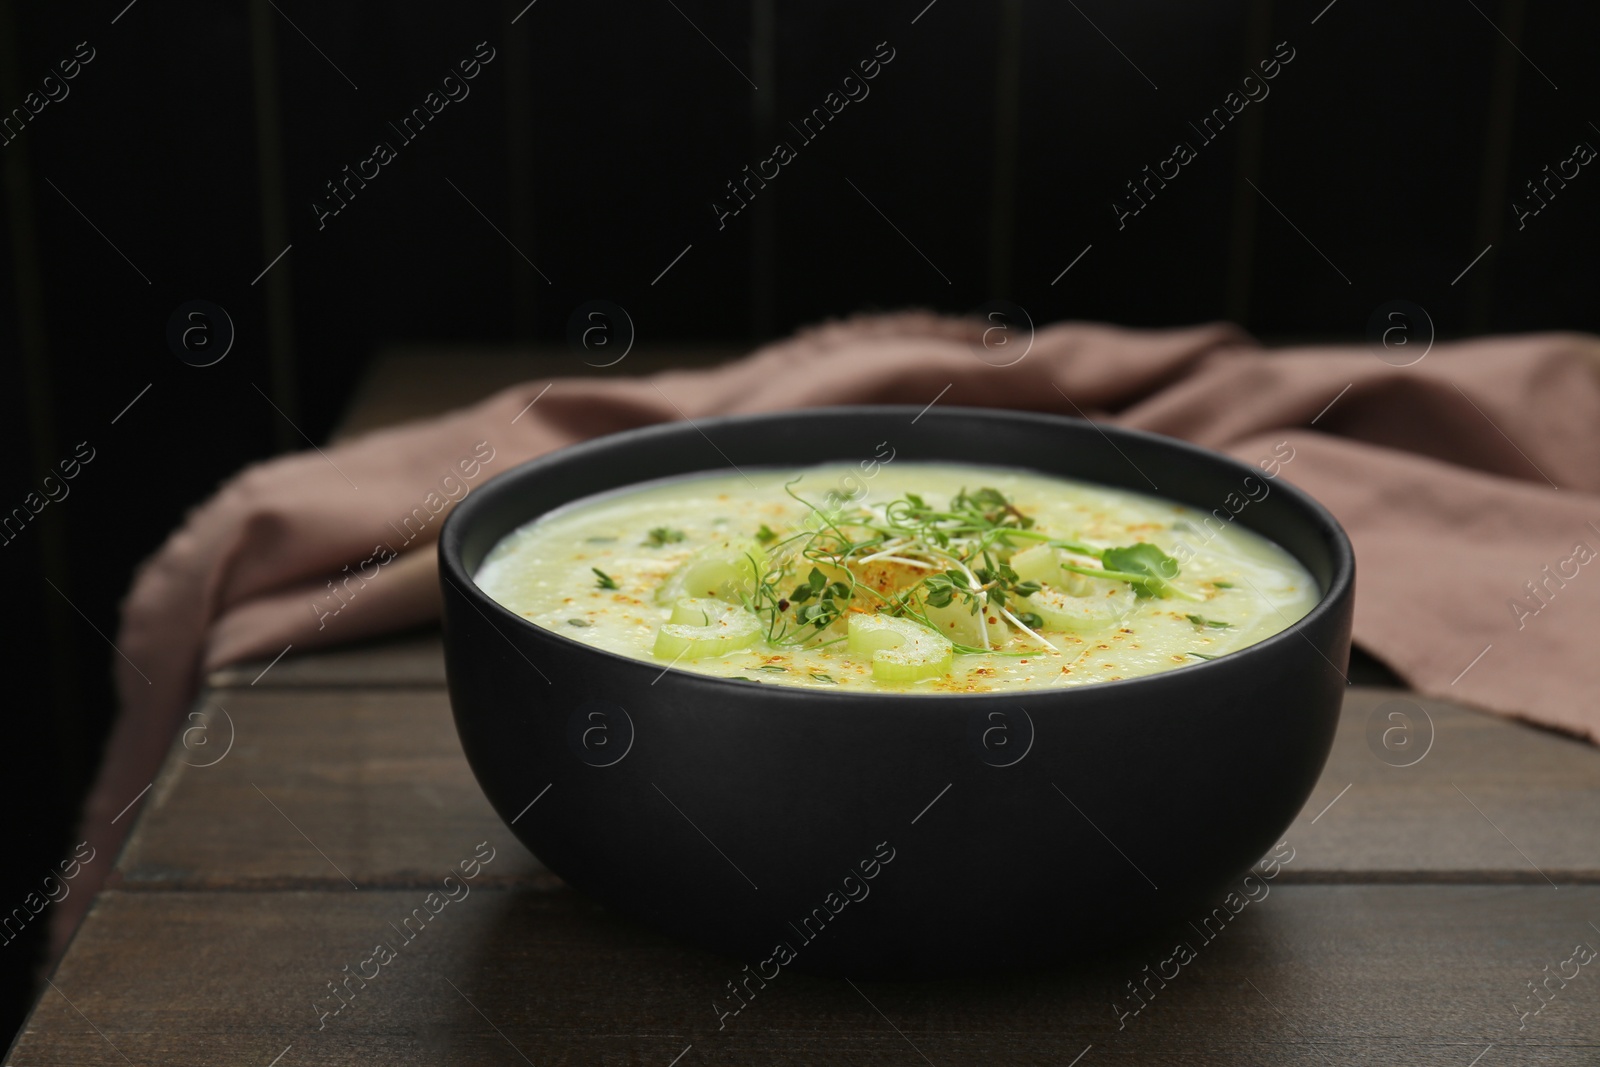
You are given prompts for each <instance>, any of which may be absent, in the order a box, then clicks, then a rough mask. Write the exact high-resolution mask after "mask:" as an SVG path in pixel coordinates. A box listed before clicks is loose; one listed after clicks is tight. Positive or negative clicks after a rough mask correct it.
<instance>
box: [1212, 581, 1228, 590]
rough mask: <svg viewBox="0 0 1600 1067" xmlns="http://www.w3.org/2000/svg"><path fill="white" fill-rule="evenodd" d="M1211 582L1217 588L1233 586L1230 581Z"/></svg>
mask: <svg viewBox="0 0 1600 1067" xmlns="http://www.w3.org/2000/svg"><path fill="white" fill-rule="evenodd" d="M1211 584H1212V585H1214V586H1216V587H1217V588H1218V589H1232V588H1233V583H1232V582H1212V583H1211Z"/></svg>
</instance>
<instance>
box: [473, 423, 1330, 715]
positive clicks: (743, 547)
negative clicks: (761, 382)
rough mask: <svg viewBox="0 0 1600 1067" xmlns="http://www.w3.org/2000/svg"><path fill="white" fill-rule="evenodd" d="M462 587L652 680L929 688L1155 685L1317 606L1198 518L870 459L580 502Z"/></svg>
mask: <svg viewBox="0 0 1600 1067" xmlns="http://www.w3.org/2000/svg"><path fill="white" fill-rule="evenodd" d="M879 458H880V459H881V458H882V457H881V456H880V457H879ZM889 458H890V459H892V454H891V455H890V457H889ZM1220 513H1221V514H1226V512H1225V511H1222V512H1220ZM476 580H477V582H478V585H479V586H480V587H481V588H482V589H483V590H484V591H485V592H486V593H488V595H489V596H491V597H492V598H494V599H495V600H496V601H497V602H499V603H500V604H503V605H504V606H506V607H507V608H509V609H510V610H512V611H515V612H517V613H518V614H520V615H522V616H523V617H524V618H526V619H528V620H529V621H531V622H533V623H535V624H537V625H539V626H543V627H545V628H547V629H550V630H554V631H556V632H557V633H560V634H563V635H565V636H567V637H570V638H572V639H574V640H577V641H582V642H584V643H586V644H590V645H594V646H596V647H598V648H603V649H607V650H609V651H612V652H615V653H619V654H621V655H624V656H629V657H632V658H634V659H640V660H647V661H651V662H654V663H659V664H660V665H661V667H662V668H663V669H669V668H670V669H676V670H686V671H697V672H700V673H704V674H714V675H721V676H723V677H728V678H740V679H744V680H747V681H753V682H767V683H776V684H780V685H793V686H803V687H808V688H809V687H816V688H830V689H831V688H845V689H855V690H877V691H884V692H906V691H915V692H928V693H974V692H986V691H992V690H1021V689H1040V688H1047V687H1051V686H1063V685H1083V684H1086V683H1090V682H1101V681H1115V680H1117V679H1121V678H1132V677H1135V676H1138V675H1143V674H1151V673H1153V672H1156V671H1163V670H1172V669H1175V668H1178V667H1182V666H1185V665H1187V664H1195V663H1199V662H1200V661H1202V660H1205V659H1214V658H1216V657H1218V656H1223V655H1226V654H1228V653H1229V652H1233V651H1236V650H1238V649H1240V648H1243V647H1245V646H1247V645H1250V644H1254V643H1255V642H1258V641H1261V640H1264V639H1265V638H1267V637H1270V636H1271V635H1273V634H1275V633H1278V632H1279V631H1281V630H1283V629H1284V628H1286V627H1287V626H1289V625H1290V624H1291V623H1293V622H1294V621H1296V620H1297V619H1299V618H1301V617H1302V616H1304V615H1305V614H1306V613H1307V612H1308V611H1310V609H1311V607H1312V606H1313V605H1314V604H1315V603H1316V602H1317V600H1318V598H1319V596H1320V592H1319V590H1318V589H1317V586H1316V582H1315V580H1314V579H1313V578H1312V577H1311V575H1310V574H1309V573H1308V572H1307V571H1306V570H1305V568H1304V567H1302V566H1301V565H1300V564H1299V562H1298V561H1296V560H1295V559H1294V558H1293V557H1292V556H1290V555H1289V554H1288V553H1287V552H1285V551H1284V550H1283V549H1281V548H1279V547H1278V546H1277V545H1275V544H1273V543H1272V542H1271V541H1268V540H1266V539H1265V538H1263V537H1261V536H1259V535H1257V534H1255V533H1252V532H1250V531H1248V530H1245V529H1243V528H1242V527H1240V526H1239V524H1237V523H1222V522H1220V521H1218V520H1217V519H1216V518H1213V517H1212V516H1211V513H1208V512H1202V511H1200V510H1198V509H1195V508H1189V507H1185V506H1183V505H1179V504H1176V503H1173V502H1171V501H1167V500H1162V499H1159V498H1157V497H1153V496H1147V495H1143V494H1139V493H1132V492H1127V491H1124V490H1119V489H1111V488H1107V487H1105V486H1100V485H1094V484H1090V483H1085V482H1075V481H1069V480H1066V479H1062V478H1055V477H1051V476H1048V475H1042V474H1036V473H1031V472H1027V471H1020V470H1012V469H1008V468H998V467H979V466H965V465H956V464H926V463H911V462H906V461H901V462H899V463H893V464H891V463H889V462H888V461H887V460H886V461H884V462H882V463H879V462H878V461H877V460H872V461H868V462H864V463H860V464H854V465H845V464H838V465H828V466H819V467H811V468H806V469H804V470H787V471H775V470H761V469H751V470H747V471H746V472H744V473H743V474H739V473H734V474H721V473H715V474H704V475H695V476H690V477H685V478H679V479H673V480H670V481H663V482H656V483H649V484H645V485H641V486H635V487H630V488H628V489H624V490H620V491H616V492H612V493H607V494H602V495H599V496H594V497H589V498H587V499H584V500H580V501H577V502H575V503H573V504H571V505H568V506H566V507H564V508H561V509H559V510H557V511H555V512H552V513H550V514H548V515H545V516H542V517H540V518H539V519H536V520H534V521H533V522H530V523H528V524H527V525H525V526H523V527H521V528H520V529H518V530H516V531H514V532H513V533H511V534H509V535H508V536H507V537H506V538H505V539H503V540H502V541H501V542H500V543H499V544H498V545H497V546H495V548H494V550H493V551H492V552H490V553H489V555H488V557H487V558H486V559H485V560H484V563H483V565H482V567H481V568H480V569H479V570H478V573H477V575H476Z"/></svg>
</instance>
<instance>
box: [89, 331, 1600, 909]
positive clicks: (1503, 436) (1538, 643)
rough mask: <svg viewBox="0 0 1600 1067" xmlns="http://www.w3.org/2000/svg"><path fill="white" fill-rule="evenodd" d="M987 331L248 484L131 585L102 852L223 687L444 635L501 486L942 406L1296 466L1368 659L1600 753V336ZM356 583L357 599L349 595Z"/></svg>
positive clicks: (598, 380)
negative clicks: (1084, 419)
mask: <svg viewBox="0 0 1600 1067" xmlns="http://www.w3.org/2000/svg"><path fill="white" fill-rule="evenodd" d="M983 328H984V324H982V323H977V322H973V321H968V320H956V319H947V318H940V317H936V316H933V315H928V314H922V313H907V314H899V315H887V316H877V317H868V318H861V319H855V320H852V321H848V322H843V323H836V324H831V325H827V326H823V327H819V328H816V329H812V330H808V331H806V332H804V333H802V334H800V335H798V336H796V337H794V338H791V339H789V340H786V341H782V342H779V343H776V344H772V345H769V346H767V347H766V348H763V349H761V350H760V351H758V352H756V353H755V354H753V355H751V356H750V357H748V358H746V359H744V360H741V361H738V362H736V363H732V364H729V365H726V366H723V367H719V368H716V369H713V370H703V371H675V372H668V373H664V374H659V375H656V376H654V377H651V378H622V377H603V376H601V377H592V378H574V379H566V378H563V379H558V380H556V381H555V382H554V384H553V385H552V386H551V387H550V389H549V391H548V393H545V394H544V395H543V396H542V397H541V396H540V391H541V390H542V389H543V388H544V387H545V385H546V383H545V382H543V381H535V382H530V383H528V384H526V385H519V386H515V387H513V388H510V389H507V390H504V391H502V392H500V393H498V394H496V395H494V396H492V397H490V398H488V399H487V400H484V401H482V402H481V403H479V404H477V405H475V406H473V407H470V408H466V409H463V410H460V411H456V412H453V413H451V414H448V415H445V416H442V417H440V418H435V419H429V420H426V421H422V422H417V423H412V424H408V425H404V426H397V427H394V428H392V429H386V430H380V431H376V432H374V433H371V434H368V435H367V436H365V437H362V438H359V439H357V440H353V441H350V442H348V443H346V444H341V445H339V446H337V447H330V448H328V449H327V450H326V451H325V453H319V452H316V451H312V452H306V453H300V454H296V455H291V456H286V457H283V458H280V459H275V460H271V461H268V462H265V463H260V464H257V465H255V466H253V467H250V468H248V469H246V470H245V471H243V472H241V473H240V474H239V475H238V476H237V477H235V478H234V479H233V480H232V481H231V482H229V483H228V484H227V485H226V486H224V487H223V489H222V490H221V492H219V493H218V494H217V495H216V496H214V497H213V498H212V499H211V500H209V501H207V502H206V503H204V504H202V505H201V506H200V507H198V508H197V509H195V510H194V511H193V512H192V513H191V514H190V516H189V517H188V519H187V520H186V521H185V523H184V525H183V527H182V528H181V529H179V530H178V531H177V532H175V533H174V534H173V535H172V536H171V538H170V539H169V540H168V541H167V543H166V544H165V545H164V546H163V547H162V549H161V550H160V551H159V552H158V553H156V555H155V556H154V557H152V558H151V559H150V560H149V561H148V562H146V563H145V564H144V565H143V566H142V567H141V568H140V570H139V572H138V574H137V576H136V578H135V581H134V584H133V588H132V591H131V592H130V593H129V594H128V597H127V600H126V601H125V603H124V605H123V620H122V628H121V632H120V634H119V636H118V639H117V644H118V646H119V647H120V648H121V649H122V651H123V652H124V653H125V654H126V656H127V658H128V660H129V661H131V663H132V664H136V665H137V667H138V670H137V671H135V669H134V668H133V666H131V665H130V664H129V663H128V662H124V661H123V660H121V659H120V658H119V659H116V660H115V661H114V666H115V668H116V671H117V685H118V691H119V693H120V696H121V705H122V706H121V715H120V717H119V719H118V720H117V723H116V725H115V727H114V729H113V732H112V736H111V739H110V742H109V744H108V747H107V752H106V760H105V764H104V766H103V768H102V770H101V773H100V777H99V781H98V783H97V784H96V786H95V789H94V791H93V794H92V795H91V797H90V799H89V802H88V805H87V808H86V811H85V820H84V829H83V835H84V836H85V837H87V838H88V839H89V840H90V841H91V842H93V843H94V844H95V845H96V847H101V848H105V849H107V850H108V851H110V852H111V853H112V854H115V846H116V845H117V844H118V843H119V840H120V837H119V835H120V833H121V832H122V830H125V828H126V827H127V825H128V824H129V823H131V822H132V821H133V820H131V819H127V820H123V821H122V823H121V827H120V828H118V827H114V826H112V825H111V822H110V820H111V818H112V816H114V815H116V813H117V812H118V811H119V810H120V809H121V808H122V807H123V806H124V805H126V804H127V803H128V802H129V800H130V799H131V798H133V797H134V796H135V795H136V794H138V792H139V791H140V790H141V789H143V788H144V787H145V785H146V784H147V783H149V782H150V781H151V780H152V778H153V777H154V775H155V772H156V769H157V767H158V766H159V763H160V760H161V758H162V756H163V754H164V753H165V751H166V750H167V747H168V745H169V744H170V743H171V738H172V736H173V734H174V732H175V730H176V728H177V727H178V725H179V724H180V723H182V722H183V721H184V715H185V713H186V712H187V711H188V710H190V702H191V700H192V699H193V697H194V696H195V692H196V687H197V684H198V681H199V679H200V678H201V676H202V674H203V672H204V671H205V670H207V669H210V668H215V667H218V666H221V665H224V664H228V663H234V662H238V661H240V660H245V659H250V658H256V657H260V658H271V657H273V656H276V655H278V654H279V653H280V652H282V651H283V650H284V648H285V647H286V646H289V645H291V644H292V645H293V646H294V651H295V652H305V651H308V650H311V649H314V648H318V647H322V646H326V645H330V644H335V643H339V642H346V641H352V640H355V639H356V638H361V637H367V636H371V635H373V634H378V633H382V632H385V631H390V630H395V629H399V628H402V627H406V626H411V625H414V624H417V623H422V622H426V621H427V620H429V619H432V618H434V617H435V616H436V614H437V612H438V590H437V576H436V569H435V564H434V557H433V542H434V540H435V538H437V536H438V532H439V526H440V525H441V523H442V521H443V517H444V513H445V511H447V510H448V508H449V506H450V505H451V504H452V503H453V502H454V501H455V500H458V499H461V498H462V497H463V496H464V495H465V494H466V493H470V492H471V491H472V489H473V488H474V487H476V486H478V485H481V484H482V483H483V481H484V480H485V479H487V478H489V477H492V476H493V475H495V474H497V473H499V472H501V471H504V470H507V469H509V468H510V467H512V466H514V465H515V464H517V463H519V462H521V461H523V460H525V459H528V458H530V457H533V456H537V455H539V454H541V453H544V452H548V451H550V450H552V449H555V448H559V447H561V446H563V445H566V444H570V443H572V442H575V441H578V440H581V439H584V438H588V437H594V436H597V435H600V434H605V433H611V432H613V431H617V430H624V429H628V428H630V427H635V426H643V425H646V424H649V423H655V422H662V421H671V420H675V419H681V418H684V417H689V418H696V419H698V418H701V417H705V416H713V415H721V414H731V413H737V412H757V411H775V410H781V409H785V408H795V407H811V406H818V405H827V404H853V403H874V402H877V403H882V402H897V403H912V404H924V403H927V402H929V401H930V400H932V399H933V398H934V397H935V396H940V395H941V394H942V398H941V399H940V400H939V403H941V404H951V405H957V404H958V405H970V406H990V407H1011V408H1026V409H1029V410H1036V411H1054V412H1060V413H1063V414H1068V415H1088V416H1091V417H1095V418H1100V419H1106V420H1108V421H1111V422H1115V423H1117V424H1119V425H1123V426H1129V427H1136V428H1139V429H1143V430H1151V431H1155V432H1157V433H1163V434H1169V435H1172V436H1175V437H1181V438H1185V439H1187V440H1190V441H1194V442H1196V443H1199V444H1201V445H1206V446H1209V447H1211V448H1215V449H1219V450H1221V451H1224V452H1227V453H1229V454H1231V455H1233V456H1235V457H1237V458H1239V459H1241V460H1244V461H1245V462H1248V463H1256V462H1257V461H1259V460H1262V459H1270V458H1275V457H1277V458H1281V457H1282V456H1283V455H1286V454H1290V453H1291V452H1292V459H1290V460H1289V461H1288V462H1286V463H1284V464H1283V465H1282V467H1281V474H1280V476H1281V477H1284V478H1287V479H1289V480H1290V481H1293V482H1294V483H1296V484H1298V485H1299V486H1301V487H1302V488H1304V489H1306V490H1307V491H1309V492H1310V493H1311V494H1312V495H1313V496H1315V497H1317V498H1318V499H1319V500H1321V501H1322V502H1323V503H1324V504H1325V505H1327V506H1328V508H1329V509H1330V510H1332V511H1333V513H1334V514H1335V515H1336V516H1337V517H1338V518H1339V520H1340V522H1342V523H1343V524H1344V526H1345V529H1346V530H1348V531H1349V533H1350V536H1351V539H1352V540H1353V541H1354V543H1355V548H1356V555H1357V559H1358V570H1359V574H1360V578H1359V583H1358V585H1359V588H1358V593H1357V600H1356V619H1355V637H1356V641H1357V642H1358V643H1359V644H1360V645H1361V646H1362V647H1363V648H1365V649H1366V650H1367V651H1368V652H1370V653H1372V654H1373V655H1374V656H1376V657H1377V658H1379V659H1380V660H1382V661H1383V662H1385V663H1387V664H1388V665H1389V666H1390V667H1392V668H1393V669H1394V670H1395V671H1396V672H1398V673H1399V674H1400V675H1401V676H1402V677H1403V678H1404V679H1405V680H1406V681H1407V682H1408V683H1409V684H1410V685H1412V686H1413V687H1414V688H1415V689H1417V690H1418V691H1420V692H1422V693H1424V694H1428V695H1431V696H1441V697H1449V698H1451V699H1454V700H1458V701H1462V702H1465V703H1469V704H1474V705H1477V706H1479V707H1482V708H1486V709H1489V710H1491V711H1495V712H1499V713H1501V714H1505V715H1511V716H1517V717H1521V718H1525V719H1528V720H1531V721H1534V722H1537V723H1541V724H1544V725H1547V726H1551V727H1555V728H1557V729H1561V730H1564V731H1568V732H1570V733H1573V734H1576V735H1579V736H1582V737H1586V738H1588V739H1590V740H1591V741H1595V740H1600V706H1597V704H1596V702H1595V701H1594V700H1593V694H1595V693H1597V692H1600V656H1596V655H1594V654H1593V651H1592V649H1591V647H1590V645H1591V635H1592V633H1593V632H1594V624H1595V623H1596V621H1597V620H1600V566H1597V567H1594V568H1592V573H1591V568H1590V567H1589V566H1588V564H1589V563H1590V561H1591V560H1593V558H1594V556H1595V554H1596V551H1600V496H1597V494H1600V432H1597V429H1600V341H1597V339H1596V338H1593V337H1590V336H1586V335H1575V334H1544V335H1536V336H1523V337H1498V338H1486V339H1482V340H1475V341H1465V342H1459V343H1453V344H1439V345H1436V346H1434V348H1433V350H1432V351H1431V352H1429V353H1428V354H1427V356H1426V357H1425V358H1424V359H1423V360H1421V361H1420V362H1419V363H1417V364H1415V365H1413V366H1409V367H1393V366H1390V365H1388V364H1387V363H1385V362H1383V361H1381V360H1379V359H1378V358H1376V356H1375V355H1374V354H1373V353H1372V352H1371V351H1369V350H1367V349H1365V348H1359V347H1344V348H1340V347H1307V348H1297V349H1284V350H1277V351H1267V350H1264V349H1262V348H1261V347H1260V346H1259V345H1257V344H1256V343H1255V342H1254V341H1253V340H1252V339H1251V338H1249V337H1248V336H1246V335H1244V334H1243V333H1241V332H1240V331H1239V330H1237V329H1235V328H1232V327H1229V326H1225V325H1211V326H1200V327H1194V328H1190V329H1178V330H1166V331H1134V330H1124V329H1118V328H1114V327H1109V326H1100V325H1093V324H1087V323H1063V324H1059V325H1055V326H1051V327H1047V328H1044V329H1041V330H1040V331H1039V332H1038V335H1037V337H1036V338H1035V340H1034V343H1033V345H1032V348H1031V350H1030V351H1029V352H1028V353H1027V355H1026V357H1025V358H1023V359H1021V360H1020V361H1018V362H1016V363H1015V364H1013V365H1011V366H1004V367H1000V366H994V365H991V362H985V360H984V359H982V358H979V354H984V355H987V354H988V353H986V352H985V350H984V349H983V348H982V347H981V343H980V339H981V336H982V331H983ZM991 358H992V357H991ZM947 386H948V387H949V388H948V389H946V387H947ZM536 397H537V398H538V399H537V402H536V403H534V402H533V401H534V400H535V398H536ZM530 403H532V406H531V407H530V406H529V405H530ZM1313 423H1314V424H1315V425H1312V424H1313ZM1285 442H1286V443H1287V444H1286V445H1285V444H1284V443H1285ZM436 512H437V513H436ZM391 553H393V554H395V555H397V558H392V559H391V558H390V554H391ZM346 568H348V569H346ZM352 574H356V575H359V576H361V577H362V579H363V581H361V582H350V583H348V584H347V583H345V582H344V581H343V579H345V578H346V577H348V576H349V575H352ZM335 587H337V588H338V591H335ZM335 609H337V610H335ZM89 896H90V894H87V893H85V894H74V899H82V900H87V899H88V897H89ZM63 921H64V922H66V923H69V924H70V923H71V922H74V921H75V916H66V915H65V914H63ZM67 929H68V930H70V929H71V926H70V925H68V926H67Z"/></svg>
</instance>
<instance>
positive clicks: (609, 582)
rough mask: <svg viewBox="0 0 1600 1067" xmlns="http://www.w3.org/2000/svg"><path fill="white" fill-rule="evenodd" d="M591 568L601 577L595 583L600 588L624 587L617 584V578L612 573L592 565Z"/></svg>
mask: <svg viewBox="0 0 1600 1067" xmlns="http://www.w3.org/2000/svg"><path fill="white" fill-rule="evenodd" d="M589 569H590V570H592V571H594V573H595V576H596V577H598V578H599V579H600V580H599V581H598V582H596V583H595V585H596V586H598V587H599V588H601V589H620V588H622V587H621V586H619V585H617V580H616V579H615V578H613V577H611V575H609V574H607V573H606V572H605V571H603V570H601V569H600V568H599V567H590V568H589Z"/></svg>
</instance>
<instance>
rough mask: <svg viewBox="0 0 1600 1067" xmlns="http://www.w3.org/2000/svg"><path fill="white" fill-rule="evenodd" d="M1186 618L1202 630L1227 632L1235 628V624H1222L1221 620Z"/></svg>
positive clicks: (1198, 616)
mask: <svg viewBox="0 0 1600 1067" xmlns="http://www.w3.org/2000/svg"><path fill="white" fill-rule="evenodd" d="M1184 618H1186V619H1188V620H1189V621H1190V622H1192V623H1194V624H1195V625H1196V626H1198V627H1199V628H1200V629H1202V630H1227V629H1231V628H1232V626H1233V623H1231V622H1222V621H1221V620H1219V619H1207V618H1205V617H1203V616H1200V615H1185V616H1184Z"/></svg>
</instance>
